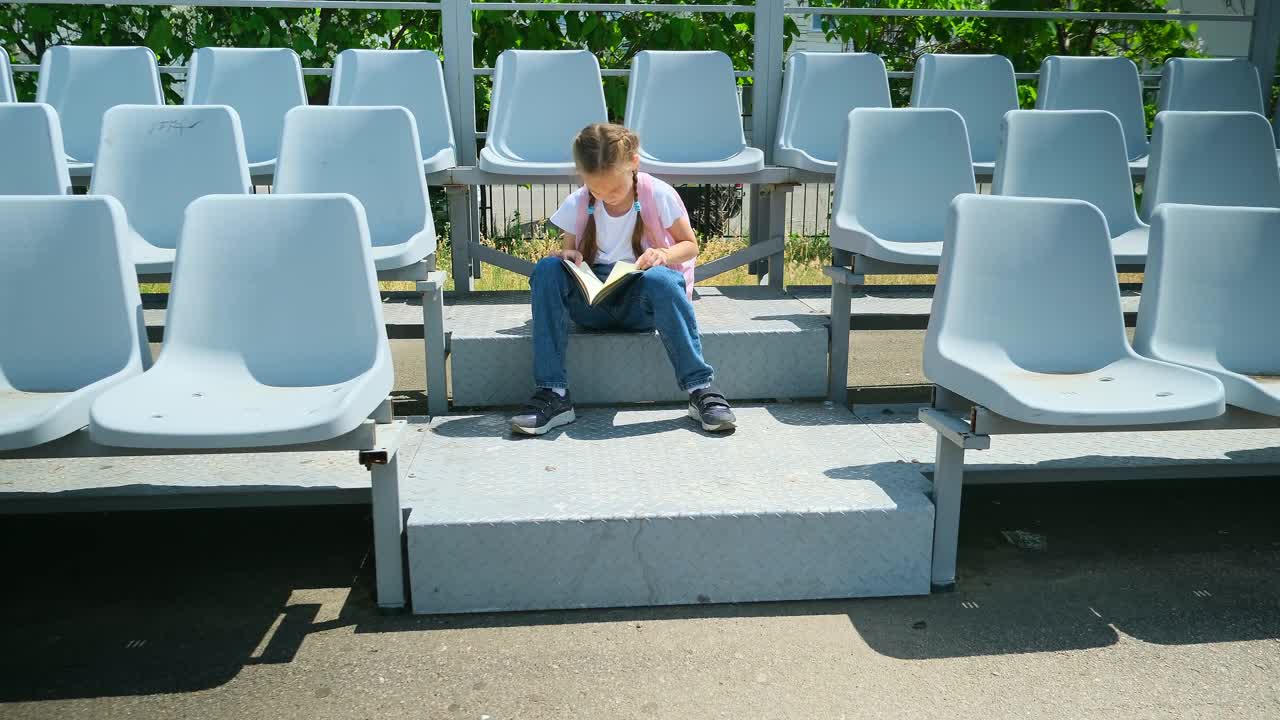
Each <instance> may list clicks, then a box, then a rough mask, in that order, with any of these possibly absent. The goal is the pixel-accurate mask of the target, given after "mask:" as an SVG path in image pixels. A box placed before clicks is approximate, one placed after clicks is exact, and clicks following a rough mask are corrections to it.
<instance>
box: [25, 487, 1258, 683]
mask: <svg viewBox="0 0 1280 720" xmlns="http://www.w3.org/2000/svg"><path fill="white" fill-rule="evenodd" d="M1278 501H1280V484H1278V483H1276V482H1275V481H1274V480H1273V479H1262V480H1255V479H1242V480H1214V481H1177V482H1154V481H1152V482H1147V481H1141V482H1138V481H1135V482H1125V483H1095V484H1076V485H1066V484H1062V485H1052V486H1037V485H1030V486H1004V487H999V486H995V487H991V486H988V487H974V488H967V489H966V492H965V499H964V514H963V519H962V538H961V547H960V576H961V577H960V585H959V590H958V591H957V592H954V593H947V594H935V595H931V596H928V597H918V598H883V599H865V600H843V601H820V602H802V603H760V604H746V605H704V606H696V607H674V608H636V609H619V610H589V611H570V612H540V613H512V614H499V615H467V616H442V617H411V616H384V615H380V614H378V612H377V611H376V608H375V606H374V604H373V600H372V590H371V588H372V586H373V583H372V581H373V577H372V570H371V566H370V563H369V562H368V561H367V559H366V554H367V552H368V548H369V545H370V542H369V534H370V526H369V517H368V511H367V508H362V507H353V506H348V507H330V508H298V509H260V510H220V511H168V512H149V513H110V514H79V515H75V514H65V515H46V516H21V517H0V546H2V547H5V548H6V549H7V552H6V553H5V554H4V560H3V564H2V565H0V572H2V573H3V577H4V578H5V581H6V582H5V588H6V589H7V592H5V593H4V594H3V596H2V599H0V611H3V612H4V615H5V618H4V622H3V623H0V647H3V648H4V652H3V653H0V702H9V701H18V700H43V699H62V698H84V697H102V696H125V695H141V694H155V693H183V692H192V691H197V690H204V689H209V688H213V687H217V686H219V685H222V684H224V683H226V682H228V681H229V680H231V679H232V678H233V677H235V676H236V674H237V673H238V672H240V670H241V669H242V668H244V667H246V666H248V665H252V664H261V663H289V662H292V661H293V660H294V657H295V655H296V654H297V653H298V652H299V650H300V648H301V646H302V642H303V640H304V639H305V638H306V637H307V635H309V634H311V633H316V632H320V631H324V630H332V629H337V628H345V627H354V629H355V630H356V631H357V632H360V633H382V632H421V633H425V634H427V635H429V634H430V633H431V632H432V631H436V630H441V629H459V628H495V627H522V626H538V625H573V624H579V623H598V622H638V621H647V620H682V619H690V620H696V619H707V618H720V617H744V616H748V617H795V616H805V615H835V614H843V615H847V616H848V617H849V619H850V632H856V633H857V634H858V636H860V637H861V638H862V640H863V641H865V642H866V643H867V644H868V645H869V646H870V647H871V648H872V649H874V650H875V651H877V652H879V653H881V654H883V655H886V656H889V657H894V658H901V659H931V658H952V657H969V656H981V655H1000V654H1010V653H1040V652H1059V651H1068V650H1078V649H1088V648H1099V647H1105V646H1108V645H1111V644H1113V643H1115V642H1117V639H1118V637H1119V634H1120V633H1123V634H1125V635H1128V636H1132V637H1134V638H1137V639H1139V640H1143V641H1146V642H1151V643H1158V644H1166V645H1176V644H1192V643H1207V642H1224V641H1242V640H1257V639H1264V638H1280V612H1277V606H1276V601H1275V598H1276V597H1277V596H1278V595H1280V573H1276V572H1275V568H1276V567H1277V563H1278V561H1280V525H1278V524H1277V523H1276V521H1275V515H1276V508H1277V505H1278ZM312 588H325V589H330V591H331V592H332V591H333V590H334V589H336V590H337V591H342V592H341V593H340V594H345V598H346V600H345V603H343V604H342V605H341V607H340V609H337V610H336V611H335V610H334V609H332V608H330V611H329V613H328V614H323V615H324V617H322V612H321V611H322V606H321V604H319V603H312V602H309V601H308V600H307V598H308V594H307V592H306V591H307V590H308V589H312ZM347 590H349V592H346V591H347ZM300 591H301V592H300ZM424 641H426V640H424Z"/></svg>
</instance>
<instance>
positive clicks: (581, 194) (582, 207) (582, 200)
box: [573, 185, 591, 245]
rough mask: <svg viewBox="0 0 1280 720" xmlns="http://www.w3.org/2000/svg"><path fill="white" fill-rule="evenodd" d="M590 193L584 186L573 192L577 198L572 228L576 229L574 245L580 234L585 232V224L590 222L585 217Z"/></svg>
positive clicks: (586, 216)
mask: <svg viewBox="0 0 1280 720" xmlns="http://www.w3.org/2000/svg"><path fill="white" fill-rule="evenodd" d="M590 192H591V191H590V190H587V186H586V185H583V186H582V187H580V188H578V189H577V190H575V191H574V194H575V195H577V196H578V218H577V220H575V221H574V227H575V228H577V231H576V232H574V233H573V239H574V244H575V245H576V244H577V240H578V238H580V237H582V233H584V232H586V230H587V222H588V221H589V220H590V217H589V216H588V215H587V203H589V202H591V195H590Z"/></svg>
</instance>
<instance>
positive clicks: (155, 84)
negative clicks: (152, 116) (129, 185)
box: [36, 45, 164, 177]
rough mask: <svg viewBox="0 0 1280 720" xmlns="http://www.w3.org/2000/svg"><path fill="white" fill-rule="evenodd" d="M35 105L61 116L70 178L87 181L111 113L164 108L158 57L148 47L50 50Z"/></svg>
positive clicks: (42, 64) (42, 61)
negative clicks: (118, 107) (119, 109)
mask: <svg viewBox="0 0 1280 720" xmlns="http://www.w3.org/2000/svg"><path fill="white" fill-rule="evenodd" d="M36 102H42V103H48V104H50V105H52V106H53V109H54V110H56V111H57V112H58V119H59V121H60V122H61V124H62V141H63V144H64V145H65V147H66V151H67V155H68V156H69V159H70V166H69V169H70V171H71V176H72V177H88V176H89V175H90V174H92V172H93V164H94V162H95V161H96V160H97V157H98V138H99V136H100V135H101V134H102V116H103V114H105V113H106V112H107V110H110V109H111V108H113V107H115V106H116V105H163V104H164V94H163V93H162V92H161V90H160V70H159V68H158V67H157V65H156V56H155V53H153V52H151V50H150V49H149V48H145V47H92V46H85V45H76V46H71V45H56V46H54V47H51V48H49V49H48V50H45V52H44V55H43V56H42V57H41V58H40V80H39V83H38V85H37V87H36Z"/></svg>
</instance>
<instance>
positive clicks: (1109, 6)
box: [809, 0, 1198, 107]
mask: <svg viewBox="0 0 1280 720" xmlns="http://www.w3.org/2000/svg"><path fill="white" fill-rule="evenodd" d="M843 4H844V3H842V2H838V1H836V2H832V1H831V0H810V2H809V5H813V6H839V5H843ZM878 5H879V6H880V7H885V8H931V9H955V10H959V9H989V10H1042V11H1048V10H1072V11H1081V12H1144V13H1164V12H1166V11H1167V9H1166V0H881V2H879V3H878ZM822 30H823V32H824V33H825V35H826V38H827V39H828V40H830V41H834V42H839V43H841V45H842V46H843V48H844V49H845V50H849V51H855V50H856V51H862V52H872V53H876V54H878V55H880V56H881V57H883V58H884V62H885V65H886V66H887V67H888V69H889V70H910V69H912V68H913V67H914V66H915V63H916V60H917V59H918V58H919V57H920V56H921V55H924V54H926V53H994V54H998V55H1004V56H1005V57H1007V58H1009V60H1010V61H1011V62H1012V63H1013V67H1014V69H1015V70H1016V71H1018V72H1036V71H1038V70H1039V69H1040V61H1041V60H1043V59H1044V58H1045V57H1047V56H1049V55H1119V56H1123V57H1127V58H1130V59H1131V60H1133V61H1134V62H1135V63H1137V65H1138V68H1139V69H1140V70H1142V69H1149V68H1152V67H1156V66H1159V65H1161V64H1162V63H1164V61H1165V60H1167V59H1169V58H1171V57H1186V56H1189V55H1196V54H1198V53H1197V47H1196V38H1195V32H1194V30H1195V29H1194V27H1193V26H1188V25H1184V24H1183V23H1179V22H1151V21H1134V22H1117V21H1111V20H1065V21H1044V20H1026V19H986V18H982V19H975V18H954V17H864V16H826V17H824V19H823V21H822ZM908 88H909V84H904V83H896V84H895V88H894V90H895V94H896V95H897V96H898V97H897V98H896V99H897V101H898V104H906V96H907V94H908ZM1019 95H1020V96H1021V97H1020V99H1021V101H1022V103H1023V104H1024V106H1028V107H1029V106H1031V105H1034V104H1035V97H1036V96H1035V84H1034V83H1031V82H1024V83H1021V84H1020V87H1019Z"/></svg>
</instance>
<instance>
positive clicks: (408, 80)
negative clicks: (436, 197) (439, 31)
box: [329, 50, 455, 158]
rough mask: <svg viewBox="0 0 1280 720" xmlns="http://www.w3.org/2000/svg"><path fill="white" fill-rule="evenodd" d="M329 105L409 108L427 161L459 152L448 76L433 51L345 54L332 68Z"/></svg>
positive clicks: (340, 54)
mask: <svg viewBox="0 0 1280 720" xmlns="http://www.w3.org/2000/svg"><path fill="white" fill-rule="evenodd" d="M329 104H330V105H365V106H395V105H398V106H400V107H403V108H407V109H408V110H409V112H410V113H412V114H413V119H414V122H416V123H417V125H418V139H419V141H420V142H421V144H422V146H421V153H422V156H423V157H424V158H429V157H431V156H432V155H435V154H436V153H437V152H440V151H441V150H445V149H454V147H455V146H454V139H453V124H452V123H451V122H450V119H449V99H448V96H447V94H446V92H445V86H444V70H443V68H442V67H441V65H440V58H439V57H437V56H436V54H435V53H433V52H430V51H428V50H343V51H342V52H340V53H338V59H337V60H336V61H335V62H334V64H333V85H331V86H330V88H329Z"/></svg>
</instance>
